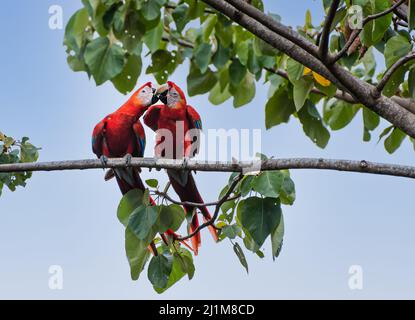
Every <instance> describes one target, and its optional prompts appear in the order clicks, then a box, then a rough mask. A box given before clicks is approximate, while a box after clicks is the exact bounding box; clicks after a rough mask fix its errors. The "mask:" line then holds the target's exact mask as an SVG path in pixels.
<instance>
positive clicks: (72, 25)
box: [63, 8, 89, 54]
mask: <svg viewBox="0 0 415 320" xmlns="http://www.w3.org/2000/svg"><path fill="white" fill-rule="evenodd" d="M88 24H89V20H88V11H87V10H86V9H85V8H83V9H80V10H78V11H76V12H75V13H74V15H73V16H72V17H71V18H70V19H69V21H68V24H67V25H66V28H65V38H64V41H63V43H64V45H66V46H67V47H68V50H67V51H68V52H69V51H70V50H73V51H74V52H75V53H76V54H79V53H80V51H81V48H82V45H83V42H84V39H85V28H86V27H87V26H88Z"/></svg>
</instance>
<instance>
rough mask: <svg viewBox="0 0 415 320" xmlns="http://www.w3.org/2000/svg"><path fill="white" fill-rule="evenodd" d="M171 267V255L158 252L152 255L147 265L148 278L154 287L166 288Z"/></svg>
mask: <svg viewBox="0 0 415 320" xmlns="http://www.w3.org/2000/svg"><path fill="white" fill-rule="evenodd" d="M172 268H173V258H172V256H171V255H167V254H159V255H157V256H154V257H153V258H151V261H150V264H149V266H148V271H147V276H148V280H150V282H151V284H152V285H153V286H154V287H156V288H161V289H163V288H166V287H167V284H168V281H169V276H170V273H171V271H172Z"/></svg>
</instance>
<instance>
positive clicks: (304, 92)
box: [293, 78, 314, 111]
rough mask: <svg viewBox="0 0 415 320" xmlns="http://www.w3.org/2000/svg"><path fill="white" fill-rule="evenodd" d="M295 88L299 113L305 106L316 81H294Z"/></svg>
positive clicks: (296, 105) (295, 101)
mask: <svg viewBox="0 0 415 320" xmlns="http://www.w3.org/2000/svg"><path fill="white" fill-rule="evenodd" d="M293 86H294V104H295V109H296V110H297V111H299V110H300V109H301V108H302V107H303V106H304V103H305V102H306V100H307V98H308V96H309V94H310V92H311V89H312V88H313V87H314V81H313V80H311V79H309V78H301V79H300V80H297V81H294V83H293Z"/></svg>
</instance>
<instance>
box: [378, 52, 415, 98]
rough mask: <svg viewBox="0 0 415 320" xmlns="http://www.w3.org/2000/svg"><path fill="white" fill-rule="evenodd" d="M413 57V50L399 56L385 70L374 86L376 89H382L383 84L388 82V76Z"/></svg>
mask: <svg viewBox="0 0 415 320" xmlns="http://www.w3.org/2000/svg"><path fill="white" fill-rule="evenodd" d="M414 59H415V52H411V53H409V54H408V55H406V56H405V57H402V58H400V59H399V60H398V61H396V62H395V63H394V64H393V65H392V66H391V67H390V68H389V70H388V71H386V72H385V74H384V75H383V77H382V79H381V80H380V81H379V83H378V85H377V86H376V88H377V89H378V91H379V92H382V91H383V89H384V88H385V86H386V85H387V83H388V82H389V80H390V78H391V77H392V76H393V75H394V73H395V72H396V71H397V70H398V69H399V68H400V67H402V66H403V65H404V64H406V63H407V62H409V61H411V60H414Z"/></svg>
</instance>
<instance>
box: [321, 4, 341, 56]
mask: <svg viewBox="0 0 415 320" xmlns="http://www.w3.org/2000/svg"><path fill="white" fill-rule="evenodd" d="M339 5H340V0H333V2H332V4H331V6H330V9H329V12H328V14H327V17H326V21H325V22H324V27H323V31H322V33H321V40H320V47H319V56H320V58H321V60H322V61H327V54H328V51H329V40H330V31H331V27H332V25H333V21H334V18H335V17H336V12H337V9H338V8H339Z"/></svg>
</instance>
